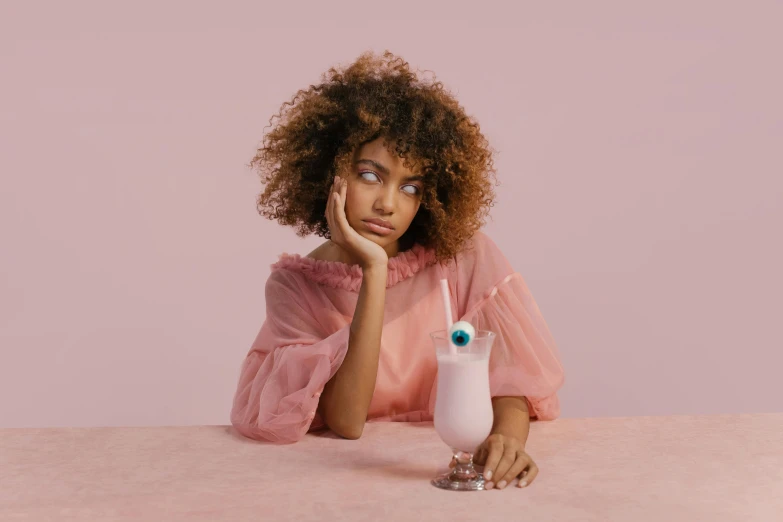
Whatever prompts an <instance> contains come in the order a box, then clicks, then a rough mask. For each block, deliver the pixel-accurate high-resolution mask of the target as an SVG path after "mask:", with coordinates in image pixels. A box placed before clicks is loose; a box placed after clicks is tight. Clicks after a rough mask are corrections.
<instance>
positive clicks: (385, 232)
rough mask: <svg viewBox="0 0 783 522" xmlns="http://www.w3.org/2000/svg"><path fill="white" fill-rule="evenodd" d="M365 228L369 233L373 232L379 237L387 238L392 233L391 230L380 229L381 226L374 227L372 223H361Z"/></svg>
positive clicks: (386, 228)
mask: <svg viewBox="0 0 783 522" xmlns="http://www.w3.org/2000/svg"><path fill="white" fill-rule="evenodd" d="M363 223H364V224H365V226H366V227H367V228H368V229H369V230H370V232H375V233H376V234H378V235H381V236H388V235H389V234H391V233H392V232H394V230H393V229H391V228H388V227H382V226H381V225H376V224H375V223H372V222H370V221H363Z"/></svg>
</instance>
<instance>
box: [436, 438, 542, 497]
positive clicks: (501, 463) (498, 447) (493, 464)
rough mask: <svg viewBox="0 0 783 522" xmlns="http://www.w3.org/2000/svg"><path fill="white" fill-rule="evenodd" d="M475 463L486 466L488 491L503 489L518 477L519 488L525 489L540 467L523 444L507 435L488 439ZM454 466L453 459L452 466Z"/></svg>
mask: <svg viewBox="0 0 783 522" xmlns="http://www.w3.org/2000/svg"><path fill="white" fill-rule="evenodd" d="M473 462H474V463H475V464H477V465H483V466H484V479H485V481H486V482H485V487H486V489H493V488H494V487H497V488H498V489H503V488H505V487H506V486H507V485H508V484H511V482H512V481H513V480H514V479H515V478H517V477H519V482H518V483H517V487H525V486H527V485H528V484H530V483H531V482H533V480H535V478H536V476H537V475H538V466H536V463H535V462H533V459H532V458H531V457H530V455H528V454H527V453H526V452H525V448H524V445H523V444H522V442H521V441H520V440H519V439H517V438H515V437H509V436H507V435H500V434H492V435H490V436H489V437H487V440H485V441H484V442H483V443H482V444H481V445H480V446H479V447H478V448H477V449H476V453H475V454H474V457H473ZM454 465H455V462H454V459H452V461H451V464H450V466H451V467H453V466H454ZM496 485H497V486H496Z"/></svg>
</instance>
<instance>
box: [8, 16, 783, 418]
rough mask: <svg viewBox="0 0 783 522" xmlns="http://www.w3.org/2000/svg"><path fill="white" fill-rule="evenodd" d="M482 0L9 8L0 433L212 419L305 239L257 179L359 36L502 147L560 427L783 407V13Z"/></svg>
mask: <svg viewBox="0 0 783 522" xmlns="http://www.w3.org/2000/svg"><path fill="white" fill-rule="evenodd" d="M470 4H474V6H473V7H472V8H470V9H466V8H462V7H459V6H458V5H457V4H451V3H449V4H446V3H444V4H443V5H444V7H437V8H435V7H432V8H429V7H427V6H426V4H425V3H422V2H414V3H410V4H409V3H406V2H397V3H395V4H394V7H393V8H392V7H391V6H390V5H389V4H384V3H381V4H368V3H358V2H357V3H354V4H351V5H349V4H339V3H334V2H330V3H329V5H328V6H319V5H318V4H315V3H314V5H313V6H307V5H305V4H296V3H295V4H289V6H288V7H285V6H284V5H283V4H282V3H279V5H276V6H273V7H271V8H267V7H262V6H261V5H259V3H257V2H235V3H223V4H221V7H220V8H216V7H211V8H210V9H205V8H203V7H196V6H194V4H192V3H190V2H179V3H173V2H134V3H132V4H126V5H125V6H121V7H118V6H116V5H112V6H107V5H104V4H103V3H101V2H90V3H87V2H70V3H67V4H61V3H57V2H47V3H42V2H27V3H22V2H16V3H14V7H13V8H11V7H8V6H7V5H6V4H4V5H3V7H2V8H0V70H2V71H3V72H2V76H3V79H2V82H0V115H2V117H1V118H0V143H2V147H1V150H0V173H1V174H2V189H1V190H0V238H2V243H1V244H2V247H1V248H2V251H1V255H0V274H1V275H2V277H1V278H0V427H15V426H18V427H22V426H26V427H39V426H96V425H180V424H225V423H227V422H228V412H229V408H230V404H231V398H232V394H233V391H234V386H235V384H236V379H237V377H238V371H239V365H240V364H241V362H242V359H243V357H244V355H245V353H246V352H247V350H248V348H249V347H250V344H251V342H252V341H253V339H254V337H255V334H256V332H257V330H258V328H259V327H260V325H261V322H262V320H263V318H264V302H263V288H264V282H265V280H266V277H267V275H268V273H269V264H271V263H272V262H274V261H275V260H276V258H277V255H278V254H279V253H280V252H282V251H288V252H299V253H306V252H308V251H309V250H311V249H312V248H313V247H315V245H317V244H318V243H319V242H320V241H321V239H320V238H309V239H306V240H301V239H299V238H297V237H296V235H295V234H294V232H293V230H291V229H284V228H282V227H280V226H278V225H277V224H275V223H273V222H268V221H266V220H264V219H263V218H261V217H260V216H258V215H257V213H256V210H255V201H254V200H255V196H256V194H257V192H258V191H259V190H260V183H259V182H258V178H257V175H256V174H255V173H254V172H252V171H250V170H249V169H247V168H246V167H245V164H246V163H247V162H248V161H249V160H250V158H251V157H252V155H253V152H254V150H255V147H256V146H257V145H258V144H259V142H260V140H261V138H262V129H263V127H264V126H265V125H267V123H268V120H269V117H270V116H271V115H272V114H273V113H276V112H277V110H278V109H279V107H280V104H281V103H283V102H284V101H286V100H288V99H289V98H290V97H291V96H292V95H293V94H294V93H295V92H296V90H297V89H300V88H305V87H307V86H308V85H310V84H311V83H316V82H318V81H319V77H320V74H321V73H322V72H323V71H325V70H326V69H328V67H329V66H331V65H335V64H340V63H343V64H345V63H348V62H351V61H352V60H353V59H355V58H356V57H357V56H358V55H359V53H360V52H362V51H364V50H368V49H373V50H376V51H379V52H380V51H383V50H384V49H389V50H391V51H392V52H394V53H397V54H399V55H400V56H402V57H403V58H405V59H406V60H408V61H409V62H410V63H411V64H412V65H413V66H414V67H419V68H421V69H426V70H431V71H434V72H435V74H436V75H437V78H438V79H440V80H442V81H443V82H444V83H445V84H446V85H447V86H448V87H449V88H451V89H452V90H453V91H454V92H455V94H456V95H457V97H458V99H459V100H460V102H461V103H462V104H463V106H464V107H466V109H467V111H468V113H470V114H471V115H473V116H475V117H476V118H477V119H478V121H479V122H480V124H481V126H482V129H483V130H484V132H485V133H486V135H487V137H488V138H489V139H490V142H491V143H492V145H493V146H494V147H495V148H496V149H498V151H499V153H498V156H497V157H496V166H497V168H498V176H499V178H500V180H501V182H502V183H503V184H502V185H501V187H498V189H499V198H498V201H497V205H496V206H495V208H494V209H493V213H492V216H493V218H494V221H492V222H491V223H490V224H489V225H488V226H487V227H486V229H485V231H486V232H487V233H488V234H489V235H490V236H491V237H493V239H494V240H495V241H496V242H497V243H498V245H500V247H501V248H502V249H503V250H504V251H505V252H506V254H507V256H508V257H509V259H510V260H511V262H512V264H513V265H514V266H515V267H516V268H517V270H519V271H520V272H521V273H522V275H523V276H524V277H525V279H526V281H527V282H528V284H529V286H530V288H531V290H532V291H533V294H534V296H535V297H536V299H537V301H538V303H539V306H540V308H541V310H542V312H543V314H544V316H545V318H546V320H547V322H548V324H549V326H550V328H551V330H552V333H553V335H554V337H555V339H556V340H557V341H558V345H559V347H560V350H561V353H562V356H563V362H564V364H565V367H566V381H567V382H566V385H565V387H564V388H563V390H562V392H561V401H562V405H563V409H562V414H563V416H564V417H581V416H607V415H613V416H634V415H660V414H686V413H704V414H710V413H739V412H771V411H783V384H781V383H782V382H783V380H781V379H780V377H779V372H780V368H781V367H782V366H783V356H782V355H781V353H782V351H781V349H783V342H782V340H783V336H782V335H781V333H780V329H779V328H777V327H776V326H775V325H776V323H777V324H779V321H780V319H781V316H782V315H783V307H782V306H781V297H780V296H781V291H783V277H782V276H781V271H780V267H781V266H783V246H781V240H780V236H781V224H782V223H783V203H781V201H783V179H782V176H781V173H782V172H783V169H781V153H780V148H781V142H782V141H783V103H782V102H781V96H780V93H781V92H783V74H782V73H781V69H780V67H779V66H778V65H775V64H776V63H779V58H780V56H779V54H780V49H781V48H783V36H781V33H780V31H779V23H780V20H781V16H783V8H781V7H780V4H777V5H775V3H773V2H748V3H742V4H740V3H734V4H733V6H728V3H721V4H720V5H718V4H717V3H715V2H669V3H668V4H664V3H660V2H654V3H653V2H648V3H646V4H645V5H638V4H636V5H634V6H629V5H627V3H624V2H619V1H618V2H590V3H580V2H573V3H570V4H569V5H568V6H567V7H566V6H563V5H559V6H555V5H546V6H542V5H537V4H539V3H533V2H529V3H525V4H522V7H516V8H514V7H510V6H508V5H504V4H506V2H497V3H493V2H481V3H480V7H478V6H476V5H475V3H473V2H471V3H470ZM213 5H217V4H213ZM446 5H448V6H449V7H448V11H447V10H446V9H447V8H446V7H445V6H446ZM301 17H305V18H301Z"/></svg>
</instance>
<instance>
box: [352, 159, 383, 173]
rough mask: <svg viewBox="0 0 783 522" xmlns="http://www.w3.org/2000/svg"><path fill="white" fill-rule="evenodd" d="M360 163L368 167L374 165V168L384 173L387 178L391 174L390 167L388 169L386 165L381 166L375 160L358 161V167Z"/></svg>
mask: <svg viewBox="0 0 783 522" xmlns="http://www.w3.org/2000/svg"><path fill="white" fill-rule="evenodd" d="M359 163H366V164H368V165H372V166H373V167H375V168H376V169H378V170H380V171H381V172H383V173H384V174H386V175H387V176H388V175H389V174H390V171H389V169H388V167H386V166H384V165H381V164H380V163H378V162H377V161H375V160H371V159H365V158H362V159H360V160H357V161H356V164H357V165H358V164H359Z"/></svg>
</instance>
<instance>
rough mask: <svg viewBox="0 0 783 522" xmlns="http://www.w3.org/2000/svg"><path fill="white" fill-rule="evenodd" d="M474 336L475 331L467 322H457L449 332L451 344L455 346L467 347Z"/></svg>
mask: <svg viewBox="0 0 783 522" xmlns="http://www.w3.org/2000/svg"><path fill="white" fill-rule="evenodd" d="M475 336H476V329H475V328H473V325H472V324H470V323H469V322H467V321H457V322H456V323H454V324H453V325H452V327H451V329H450V330H449V337H451V342H453V343H454V344H455V345H457V346H467V345H468V344H469V343H470V342H471V341H472V340H473V338H474V337H475Z"/></svg>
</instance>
